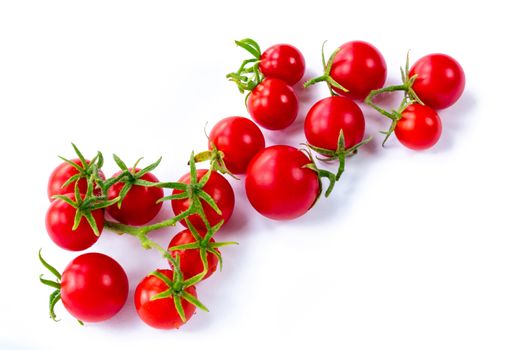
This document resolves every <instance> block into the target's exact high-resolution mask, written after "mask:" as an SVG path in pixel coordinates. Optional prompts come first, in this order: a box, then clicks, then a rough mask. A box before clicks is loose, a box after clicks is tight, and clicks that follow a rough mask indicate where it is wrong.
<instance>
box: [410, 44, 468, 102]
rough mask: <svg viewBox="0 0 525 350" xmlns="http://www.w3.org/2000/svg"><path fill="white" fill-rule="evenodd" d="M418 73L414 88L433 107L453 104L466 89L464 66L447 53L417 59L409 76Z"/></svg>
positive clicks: (422, 99) (423, 100)
mask: <svg viewBox="0 0 525 350" xmlns="http://www.w3.org/2000/svg"><path fill="white" fill-rule="evenodd" d="M416 74H417V77H416V80H415V82H414V85H413V86H412V88H413V89H414V91H415V93H416V95H417V96H418V97H419V99H420V100H421V101H422V102H423V103H424V104H425V105H428V106H429V107H432V108H433V109H443V108H447V107H449V106H451V105H453V104H454V103H456V101H457V100H458V99H459V98H460V97H461V94H463V90H464V89H465V73H464V72H463V68H461V65H460V64H459V63H458V62H457V61H456V60H455V59H454V58H452V57H450V56H448V55H445V54H438V53H435V54H430V55H427V56H424V57H422V58H420V59H419V60H417V61H416V63H414V65H413V66H412V68H410V72H409V76H411V77H412V76H414V75H416Z"/></svg>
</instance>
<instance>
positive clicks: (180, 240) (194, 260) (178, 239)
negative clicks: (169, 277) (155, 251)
mask: <svg viewBox="0 0 525 350" xmlns="http://www.w3.org/2000/svg"><path fill="white" fill-rule="evenodd" d="M199 233H200V234H201V236H204V235H205V234H206V232H199ZM194 242H195V237H193V235H192V234H191V231H190V230H184V231H181V232H179V233H177V234H176V235H175V236H174V237H173V238H172V239H171V241H170V244H169V246H168V250H169V251H170V253H171V256H173V258H175V257H176V256H177V255H178V256H179V257H180V269H181V271H182V274H183V275H184V279H188V278H192V277H193V276H195V275H198V274H199V273H201V272H202V271H203V270H204V265H203V264H202V260H201V257H200V253H199V250H198V249H185V250H170V248H171V247H175V246H178V245H181V244H190V243H194ZM210 242H212V243H213V242H215V240H214V239H213V238H212V239H210ZM217 252H218V250H217ZM206 257H207V259H208V273H206V275H205V276H204V278H203V280H204V279H206V278H208V277H210V276H211V275H212V274H213V273H214V272H215V270H216V269H217V263H218V262H219V259H218V258H217V257H216V256H215V255H213V254H212V253H207V254H206ZM170 265H171V263H170ZM172 268H173V266H172Z"/></svg>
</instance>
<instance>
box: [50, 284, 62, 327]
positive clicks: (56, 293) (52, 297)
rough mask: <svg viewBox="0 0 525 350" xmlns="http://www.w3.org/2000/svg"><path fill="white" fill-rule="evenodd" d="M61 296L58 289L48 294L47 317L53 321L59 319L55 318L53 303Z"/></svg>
mask: <svg viewBox="0 0 525 350" xmlns="http://www.w3.org/2000/svg"><path fill="white" fill-rule="evenodd" d="M61 298H62V295H61V294H60V289H57V290H55V291H53V293H51V295H50V296H49V317H50V318H51V319H52V320H53V321H55V322H58V321H60V320H57V315H56V313H55V305H56V304H57V303H58V302H59V301H60V299H61Z"/></svg>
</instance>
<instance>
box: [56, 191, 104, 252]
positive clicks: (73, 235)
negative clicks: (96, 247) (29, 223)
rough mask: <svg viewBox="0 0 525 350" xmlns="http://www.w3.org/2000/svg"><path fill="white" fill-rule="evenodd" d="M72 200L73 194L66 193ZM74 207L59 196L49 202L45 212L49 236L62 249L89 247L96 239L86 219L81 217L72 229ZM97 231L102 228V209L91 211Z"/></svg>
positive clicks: (75, 249)
mask: <svg viewBox="0 0 525 350" xmlns="http://www.w3.org/2000/svg"><path fill="white" fill-rule="evenodd" d="M67 196H68V197H69V198H71V199H72V200H74V198H75V196H74V195H73V194H71V193H70V194H67ZM75 213H76V209H75V208H73V207H72V206H71V205H69V204H68V203H66V202H65V201H63V200H62V199H60V198H57V199H55V200H53V202H51V204H50V205H49V208H48V210H47V213H46V229H47V233H48V234H49V237H50V238H51V239H52V240H53V242H55V244H56V245H58V246H59V247H61V248H63V249H67V250H72V251H80V250H84V249H87V248H89V247H91V246H92V245H93V244H95V242H96V241H97V240H98V238H99V236H96V235H95V233H94V232H93V229H92V228H91V226H90V225H89V223H88V221H87V219H86V218H85V217H82V219H81V220H80V225H79V226H78V227H77V229H76V230H74V231H73V224H74V221H75ZM92 214H93V217H94V218H95V221H96V223H97V228H98V232H100V233H102V229H103V228H104V210H103V209H97V210H94V211H92Z"/></svg>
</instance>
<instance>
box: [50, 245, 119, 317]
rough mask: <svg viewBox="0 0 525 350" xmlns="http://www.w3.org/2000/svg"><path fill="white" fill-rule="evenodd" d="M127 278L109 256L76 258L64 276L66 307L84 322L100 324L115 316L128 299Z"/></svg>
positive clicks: (97, 255)
mask: <svg viewBox="0 0 525 350" xmlns="http://www.w3.org/2000/svg"><path fill="white" fill-rule="evenodd" d="M128 289H129V286H128V277H127V276H126V272H125V271H124V269H123V268H122V266H120V264H119V263H118V262H116V261H115V260H113V259H112V258H110V257H109V256H107V255H104V254H100V253H87V254H83V255H80V256H78V257H76V258H75V259H73V261H71V262H70V263H69V265H68V266H67V267H66V269H65V270H64V272H63V273H62V281H61V287H60V296H61V299H62V302H63V304H64V307H65V308H66V309H67V311H69V313H70V314H71V315H73V316H74V317H76V318H77V319H79V320H81V321H86V322H99V321H104V320H107V319H109V318H111V317H113V316H114V315H116V314H117V313H118V312H119V311H120V310H121V309H122V307H123V306H124V303H125V302H126V299H127V298H128Z"/></svg>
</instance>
